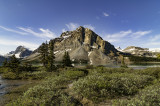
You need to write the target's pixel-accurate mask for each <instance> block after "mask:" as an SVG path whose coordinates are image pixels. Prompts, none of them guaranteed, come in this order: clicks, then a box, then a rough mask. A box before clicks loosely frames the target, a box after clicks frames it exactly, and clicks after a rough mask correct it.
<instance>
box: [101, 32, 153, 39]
mask: <svg viewBox="0 0 160 106" xmlns="http://www.w3.org/2000/svg"><path fill="white" fill-rule="evenodd" d="M151 32H152V31H151V30H148V31H137V32H133V31H132V30H127V31H120V32H118V33H114V34H105V36H104V38H105V40H107V41H109V42H120V41H124V40H126V39H128V38H130V39H131V40H133V39H138V38H140V37H142V36H145V35H147V34H149V33H151Z"/></svg>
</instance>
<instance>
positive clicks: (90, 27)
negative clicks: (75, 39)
mask: <svg viewBox="0 0 160 106" xmlns="http://www.w3.org/2000/svg"><path fill="white" fill-rule="evenodd" d="M83 26H84V27H85V28H89V29H91V30H93V31H95V27H94V26H92V25H83Z"/></svg>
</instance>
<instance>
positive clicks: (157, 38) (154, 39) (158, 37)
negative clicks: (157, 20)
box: [150, 34, 160, 42]
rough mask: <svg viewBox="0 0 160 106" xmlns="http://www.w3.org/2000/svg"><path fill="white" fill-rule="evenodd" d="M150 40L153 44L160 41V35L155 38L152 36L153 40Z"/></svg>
mask: <svg viewBox="0 0 160 106" xmlns="http://www.w3.org/2000/svg"><path fill="white" fill-rule="evenodd" d="M150 40H151V41H152V42H154V41H158V40H160V34H158V35H155V36H152V38H151V39H150Z"/></svg>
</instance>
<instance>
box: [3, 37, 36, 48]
mask: <svg viewBox="0 0 160 106" xmlns="http://www.w3.org/2000/svg"><path fill="white" fill-rule="evenodd" d="M0 45H5V46H19V45H22V46H26V47H28V48H30V49H32V50H35V49H36V48H37V47H38V46H39V45H38V44H35V43H31V42H24V41H18V40H9V39H4V38H0Z"/></svg>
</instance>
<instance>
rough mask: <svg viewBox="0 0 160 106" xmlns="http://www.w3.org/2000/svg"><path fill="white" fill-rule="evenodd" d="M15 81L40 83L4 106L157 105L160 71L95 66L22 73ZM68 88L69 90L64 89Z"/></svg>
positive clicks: (159, 102) (157, 69)
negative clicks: (34, 80) (106, 102)
mask: <svg viewBox="0 0 160 106" xmlns="http://www.w3.org/2000/svg"><path fill="white" fill-rule="evenodd" d="M3 71H4V72H7V71H6V70H3ZM8 74H9V73H8ZM18 77H20V78H21V79H24V78H26V79H38V80H39V79H41V83H39V84H38V85H35V86H34V87H31V88H29V89H28V90H27V91H25V92H24V93H23V94H22V95H21V96H20V97H19V98H18V99H16V100H14V101H12V102H10V103H8V104H7V105H8V106H17V105H18V106H21V105H22V106H24V105H25V106H28V105H47V106H48V105H58V106H64V105H65V106H70V105H71V106H77V105H84V104H83V101H82V100H86V101H91V102H93V104H95V105H98V104H100V103H101V102H104V101H106V100H107V101H111V104H110V105H116V106H117V105H119V106H125V105H134V106H135V105H138V106H159V105H160V96H159V95H158V94H160V84H159V83H160V68H148V69H143V70H133V69H131V68H105V67H101V66H99V67H91V68H90V67H89V68H87V69H77V68H60V69H59V70H58V71H57V72H45V71H43V69H42V68H40V69H39V71H35V72H26V73H25V72H23V74H22V73H21V74H19V76H18ZM13 79H14V78H13ZM70 84H72V85H73V86H71V88H69V89H68V85H70ZM67 89H68V90H67ZM68 91H69V92H72V93H69V92H68ZM72 94H73V95H72ZM76 97H80V98H81V97H82V98H84V99H78V98H76ZM86 103H87V102H86Z"/></svg>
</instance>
